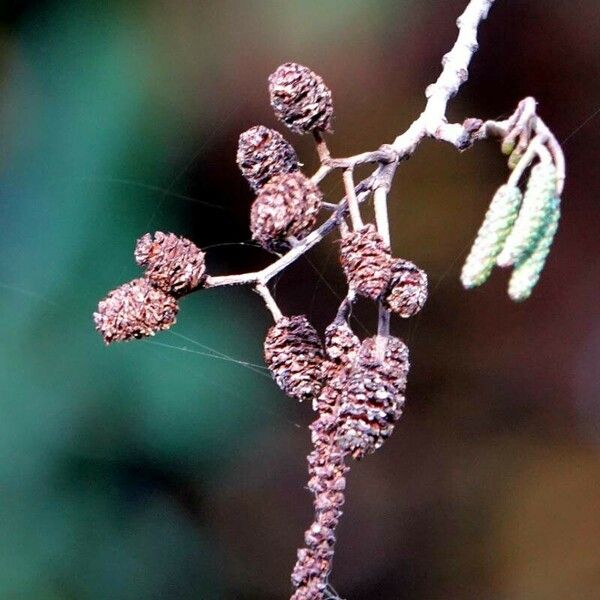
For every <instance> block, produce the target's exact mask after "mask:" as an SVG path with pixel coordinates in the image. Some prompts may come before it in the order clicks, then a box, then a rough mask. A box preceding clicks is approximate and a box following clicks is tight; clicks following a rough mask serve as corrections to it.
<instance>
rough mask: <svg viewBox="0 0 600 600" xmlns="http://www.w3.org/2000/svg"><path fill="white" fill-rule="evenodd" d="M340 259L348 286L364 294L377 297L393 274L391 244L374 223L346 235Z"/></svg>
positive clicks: (375, 298)
mask: <svg viewBox="0 0 600 600" xmlns="http://www.w3.org/2000/svg"><path fill="white" fill-rule="evenodd" d="M340 260H341V263H342V267H343V268H344V272H345V273H346V278H347V279H348V285H349V286H350V287H351V288H353V289H354V290H356V292H357V293H359V294H360V295H361V296H365V297H367V298H370V299H371V300H377V299H378V298H379V296H381V294H382V293H383V292H384V291H385V289H386V288H387V286H388V283H389V281H390V279H391V276H392V269H391V267H392V258H391V256H390V249H389V246H388V245H387V244H386V243H385V242H384V241H383V238H382V237H381V235H379V233H377V230H376V229H375V226H374V225H373V224H372V223H369V224H368V225H365V226H364V227H362V228H361V229H358V230H356V231H353V232H351V233H349V234H347V235H345V236H344V237H343V238H342V245H341V254H340Z"/></svg>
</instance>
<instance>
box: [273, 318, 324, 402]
mask: <svg viewBox="0 0 600 600" xmlns="http://www.w3.org/2000/svg"><path fill="white" fill-rule="evenodd" d="M264 350H265V361H266V363H267V367H269V370H270V371H271V375H273V379H275V382H276V383H277V385H278V386H279V387H280V388H281V389H282V390H283V391H284V392H285V393H286V394H287V395H288V396H291V397H292V398H296V399H297V400H300V401H302V400H305V399H312V398H314V397H315V396H317V395H318V394H319V391H320V389H321V382H322V362H323V347H322V345H321V340H320V339H319V336H318V334H317V332H316V331H315V328H314V327H313V326H312V325H311V324H310V323H309V321H308V319H307V318H306V317H305V316H304V315H297V316H293V317H282V318H281V319H279V321H277V323H275V325H273V326H272V327H271V328H270V329H269V331H268V333H267V337H266V339H265V344H264Z"/></svg>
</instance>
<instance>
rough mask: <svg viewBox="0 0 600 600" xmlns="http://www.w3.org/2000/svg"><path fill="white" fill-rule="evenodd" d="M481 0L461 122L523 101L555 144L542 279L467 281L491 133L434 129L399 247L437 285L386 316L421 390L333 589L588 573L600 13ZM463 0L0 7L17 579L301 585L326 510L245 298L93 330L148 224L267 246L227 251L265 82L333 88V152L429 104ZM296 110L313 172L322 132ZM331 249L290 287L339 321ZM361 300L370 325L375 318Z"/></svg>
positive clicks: (127, 585)
mask: <svg viewBox="0 0 600 600" xmlns="http://www.w3.org/2000/svg"><path fill="white" fill-rule="evenodd" d="M496 4H497V5H496V6H495V7H494V8H493V9H492V12H491V13H490V18H489V19H488V21H487V22H486V23H485V24H484V25H483V26H482V28H481V30H480V47H481V50H480V52H479V53H478V54H477V55H476V57H475V60H474V63H473V68H472V70H471V78H470V80H469V82H468V83H467V84H466V85H465V86H464V87H463V89H462V91H461V93H460V95H459V97H458V98H457V99H455V100H454V101H453V103H452V104H451V106H450V111H449V112H450V115H449V116H450V118H452V119H456V120H462V119H463V118H464V117H466V116H478V117H483V118H487V117H489V118H493V117H498V116H500V115H505V114H508V113H510V112H511V111H512V110H513V109H514V107H515V106H516V103H517V102H518V100H519V99H521V98H522V97H524V96H525V95H534V96H535V97H536V98H537V100H538V101H539V103H540V112H541V114H542V116H543V118H544V119H545V120H546V122H547V123H549V124H550V125H551V127H553V128H554V130H555V132H556V134H557V136H558V137H559V139H560V140H562V141H564V149H565V153H566V157H567V164H568V179H567V186H566V190H565V194H564V216H563V220H562V223H561V228H560V230H559V234H558V238H557V241H556V243H555V246H554V249H553V252H552V254H551V256H550V259H549V263H548V265H547V268H546V271H545V273H544V275H543V277H542V280H541V282H540V284H539V286H538V288H537V289H536V290H535V292H534V296H533V297H532V299H531V300H529V301H528V302H526V303H525V304H523V305H514V304H512V303H511V302H510V301H509V300H508V298H507V296H506V292H505V287H506V276H505V274H504V273H495V274H494V276H493V279H492V281H491V282H490V283H489V284H487V285H486V286H485V287H484V288H482V289H480V290H477V291H474V292H468V293H467V292H465V291H464V290H462V288H461V287H460V285H459V282H458V273H459V271H460V266H461V263H462V260H463V259H464V256H465V254H466V252H467V250H468V247H469V245H470V243H471V241H472V239H473V237H474V234H475V232H476V230H477V227H478V225H479V223H480V221H481V219H482V217H483V214H484V211H485V208H486V206H487V204H488V202H489V200H490V199H491V196H492V194H493V191H494V190H495V188H496V187H497V186H498V185H500V184H501V183H502V182H503V181H504V179H505V177H506V167H505V163H504V159H503V157H501V155H500V153H499V151H498V147H497V145H495V144H492V143H488V144H480V145H478V146H476V147H475V148H473V149H472V150H469V151H468V152H466V153H464V154H458V153H457V152H456V151H455V150H454V149H453V148H450V147H447V146H444V145H442V144H434V143H432V142H425V143H423V144H422V146H421V147H420V149H419V151H418V153H417V154H416V155H415V157H414V158H413V159H412V160H411V161H409V162H408V163H405V164H403V165H402V166H401V168H400V169H399V172H398V175H397V178H396V185H395V188H394V192H393V194H392V206H393V208H392V210H391V219H392V225H393V229H394V232H393V239H394V252H395V254H396V255H398V256H403V257H406V258H409V259H412V260H414V261H416V262H417V263H418V264H419V265H420V266H422V267H423V268H425V269H427V271H428V272H429V275H430V282H431V288H430V290H431V291H430V301H429V303H428V305H427V307H426V309H425V310H424V311H423V313H422V314H421V315H420V316H419V317H417V318H415V319H413V320H411V322H409V323H395V324H394V327H395V328H396V332H397V334H398V335H402V336H403V337H404V338H405V339H406V340H407V342H408V344H409V346H410V348H411V353H412V360H411V362H412V371H411V377H410V380H409V390H408V401H407V406H406V411H405V417H404V419H403V421H402V422H401V423H400V424H399V425H398V427H397V429H396V434H395V436H394V437H393V438H392V439H391V440H389V441H388V442H387V444H386V445H385V446H384V448H383V449H382V450H381V451H380V452H378V453H377V454H376V455H375V456H373V457H370V458H369V459H368V460H365V461H364V462H362V463H359V464H357V465H355V468H354V470H353V472H352V474H351V476H350V481H349V491H348V501H347V506H346V514H345V518H344V521H343V523H342V526H341V527H340V533H339V544H338V554H337V558H336V564H335V569H334V574H333V579H332V582H333V584H334V585H335V587H336V588H337V589H338V591H339V592H340V594H341V595H342V596H343V597H348V598H352V599H359V598H369V599H375V598H381V599H387V598H395V599H409V598H410V599H411V600H415V599H424V600H425V599H426V600H435V599H438V598H439V599H442V598H444V599H445V600H448V599H453V600H463V599H464V600H467V599H474V598H481V597H484V598H487V599H494V600H496V599H497V600H503V599H509V598H510V599H511V600H521V599H523V600H537V599H538V598H539V599H540V600H541V599H543V600H552V599H554V598H556V599H559V598H560V599H561V600H563V599H565V598H569V599H573V600H580V599H588V598H589V599H596V598H598V597H599V595H600V512H599V511H598V507H599V506H600V398H599V393H598V392H599V385H598V377H597V371H596V370H597V368H598V358H599V357H600V319H599V316H600V314H599V312H600V311H599V303H598V289H599V288H598V284H599V283H600V263H599V261H598V250H599V246H600V244H599V237H598V231H599V229H598V225H599V219H598V217H599V210H598V197H599V193H600V183H599V178H598V160H599V158H600V153H599V142H598V137H599V136H598V132H599V125H600V117H597V118H593V115H594V114H595V111H596V110H597V109H598V108H599V106H600V86H599V85H598V81H600V57H599V55H598V48H599V47H600V26H599V25H600V6H598V3H597V2H596V1H595V0H587V1H582V2H568V3H562V2H547V1H546V0H530V1H527V2H508V1H506V0H498V1H497V3H496ZM464 5H465V2H464V1H463V0H460V1H459V0H450V1H448V2H433V1H427V2H418V1H417V0H404V1H394V2H392V1H390V0H378V1H368V0H346V1H345V2H335V1H332V0H325V1H323V0H321V1H316V0H304V1H300V0H298V1H289V2H276V1H275V0H263V1H258V0H252V1H247V2H242V1H241V0H222V1H219V2H217V1H214V2H200V1H195V2H194V1H184V0H136V1H134V2H125V1H119V0H112V1H103V2H100V1H99V0H98V1H89V2H70V1H67V0H64V1H61V2H58V1H54V2H53V1H43V0H38V1H31V2H12V3H8V5H3V6H2V8H0V223H1V235H0V331H1V341H0V598H2V599H7V600H100V599H102V600H104V599H109V598H110V599H111V600H113V599H114V600H137V599H142V598H143V599H145V600H147V599H171V598H173V599H202V600H205V599H212V598H219V599H242V600H251V599H266V600H269V599H275V598H285V597H287V595H288V594H289V591H290V586H289V573H290V571H291V567H292V565H293V562H294V558H295V550H296V548H297V547H298V546H299V545H300V543H301V539H302V532H303V530H304V528H305V527H306V526H307V525H308V523H309V522H310V519H311V514H312V507H311V498H310V496H309V494H308V492H307V491H306V490H305V488H304V485H305V483H304V482H305V479H306V475H305V455H306V454H307V452H308V451H309V448H310V442H309V435H308V432H307V430H306V425H307V424H308V423H309V422H310V420H311V414H310V408H309V407H308V406H298V405H295V404H293V403H292V402H291V401H290V400H289V399H287V398H285V397H284V396H283V394H282V393H280V392H279V390H278V389H277V388H276V386H275V385H274V383H272V382H271V380H270V378H269V377H268V375H266V374H265V371H264V369H263V368H261V366H260V365H261V364H262V357H261V348H262V339H263V337H264V334H265V331H266V329H267V327H268V326H269V317H268V314H267V313H266V311H265V310H264V308H263V307H262V306H261V303H260V300H259V298H258V297H257V296H256V295H254V294H252V293H251V292H250V291H248V290H243V289H235V290H234V289H219V290H213V291H210V292H205V293H200V294H195V295H193V296H192V297H190V298H187V299H185V300H184V301H183V303H182V304H183V305H182V310H181V312H180V317H179V319H178V324H177V326H176V328H175V329H174V330H173V331H172V332H165V333H163V334H161V335H159V336H157V337H156V338H155V339H154V340H152V341H142V342H137V343H131V344H123V345H115V346H114V347H110V348H108V349H107V348H105V347H104V346H103V344H102V342H101V339H100V337H99V336H98V335H97V334H96V332H95V331H94V329H93V324H92V320H91V314H92V312H93V310H94V309H95V306H96V304H97V301H98V300H99V299H100V298H101V297H103V296H104V295H105V294H106V292H107V291H108V290H109V289H112V288H114V287H116V286H117V285H119V284H120V283H121V282H123V281H125V280H127V279H131V278H132V277H135V276H137V273H138V270H137V268H136V267H135V264H134V261H133V257H132V251H133V245H134V242H135V239H136V238H137V237H139V236H140V235H141V234H143V233H145V232H146V231H153V230H156V229H160V230H165V231H173V232H176V233H179V234H182V235H185V236H187V237H190V238H191V239H193V240H194V241H195V242H196V243H197V244H198V245H201V246H202V247H204V248H208V249H209V250H208V252H209V254H208V261H209V266H210V270H211V272H213V273H233V272H239V271H243V270H248V269H254V268H259V267H260V266H261V265H265V264H267V263H268V262H269V261H270V260H271V258H270V257H269V256H268V255H266V254H265V253H264V252H262V251H260V250H258V249H256V248H253V247H252V246H249V245H243V244H241V242H245V241H248V239H249V232H248V209H249V206H250V203H251V201H252V196H251V193H250V191H249V189H248V187H247V185H246V183H245V181H244V180H243V179H242V177H241V176H240V175H239V173H238V172H237V168H236V165H235V149H236V143H237V136H238V135H239V133H240V132H241V131H243V130H244V129H246V128H247V127H249V126H251V125H254V124H257V123H264V124H266V125H268V126H272V127H277V128H279V129H280V130H281V128H280V127H279V126H278V125H277V124H276V122H275V120H274V118H273V116H272V114H271V112H270V109H269V106H268V97H267V92H266V77H267V75H268V74H269V73H270V72H272V71H273V70H274V68H275V67H276V66H277V65H278V64H280V63H282V62H284V61H286V60H295V61H298V62H302V63H305V64H308V65H309V66H311V67H312V68H313V69H315V70H316V71H318V72H319V73H321V74H322V75H323V76H324V78H325V80H326V82H327V83H328V84H329V86H330V87H331V88H332V89H333V92H334V100H335V104H336V134H335V136H333V137H332V138H331V140H330V146H331V148H332V151H333V153H334V154H335V155H348V154H352V153H356V152H360V151H363V150H366V149H372V148H375V147H377V146H378V145H379V144H380V143H382V142H385V141H391V140H392V139H393V137H394V136H395V135H396V134H397V133H399V132H400V131H402V130H404V129H405V128H406V127H407V126H408V124H409V123H410V122H411V121H412V120H413V119H414V118H415V116H416V115H417V114H418V112H419V111H420V110H421V108H422V106H423V102H424V98H423V90H424V87H425V86H426V85H427V83H430V82H431V81H433V80H434V79H435V77H436V76H437V74H438V73H439V69H440V66H439V61H440V58H441V56H442V54H443V53H444V52H446V51H447V50H448V49H449V48H450V46H451V44H452V43H453V41H454V38H455V35H456V30H455V27H454V21H455V18H456V17H457V16H458V14H459V13H460V12H461V10H462V8H463V7H464ZM590 117H591V118H590ZM588 119H589V120H588ZM285 135H286V136H287V137H288V139H292V138H293V139H292V141H293V142H294V143H295V145H296V147H297V150H298V152H299V154H300V155H301V159H302V160H303V161H304V163H305V164H306V170H307V172H311V171H312V169H313V168H314V167H315V157H314V152H313V149H312V147H311V144H310V140H306V139H303V138H298V137H297V136H292V135H291V134H288V133H285ZM323 190H324V191H325V192H326V193H327V194H330V195H331V198H332V199H335V198H336V195H339V192H340V190H341V186H340V185H339V183H338V182H337V181H335V180H327V182H326V183H325V184H324V186H323ZM336 262H337V261H336V256H335V244H325V245H324V246H323V248H321V249H318V250H316V251H314V252H312V253H310V255H309V256H308V257H307V259H303V260H301V261H299V263H298V264H296V265H294V267H293V268H292V269H290V270H289V272H286V274H285V275H284V276H283V277H282V278H281V279H280V280H279V281H278V282H277V298H278V301H279V302H280V305H281V307H282V309H283V310H284V311H285V312H288V313H289V314H294V313H299V312H306V313H307V314H308V315H309V316H310V318H311V319H312V320H313V321H314V322H315V324H316V325H317V326H318V327H319V328H322V327H324V326H325V325H326V324H327V323H328V322H329V321H330V320H331V318H332V315H333V314H334V311H335V307H336V306H337V302H338V299H337V297H336V296H339V295H340V294H343V290H344V284H343V281H342V279H341V277H340V273H339V270H338V269H337V266H336ZM325 281H326V282H327V283H325ZM354 323H355V325H356V327H357V331H359V332H361V333H362V332H363V329H362V327H363V326H365V327H366V328H367V329H369V327H372V325H373V314H372V311H370V310H369V309H368V307H366V306H361V307H359V310H358V311H357V313H356V317H355V321H354ZM236 361H243V362H244V363H250V364H240V363H239V362H236ZM252 365H258V366H252Z"/></svg>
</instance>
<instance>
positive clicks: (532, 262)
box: [508, 197, 560, 302]
mask: <svg viewBox="0 0 600 600" xmlns="http://www.w3.org/2000/svg"><path fill="white" fill-rule="evenodd" d="M559 219H560V198H558V197H554V198H552V200H551V207H550V214H549V216H548V217H547V219H546V225H545V228H544V231H543V233H542V236H541V238H540V239H539V240H538V242H537V244H536V246H535V248H534V250H533V251H532V252H531V254H529V255H528V256H526V257H525V258H524V259H523V260H521V261H520V262H519V263H517V265H516V266H515V269H514V271H513V272H512V275H511V278H510V281H509V283H508V295H509V296H510V298H511V299H512V300H514V301H515V302H522V301H523V300H526V299H527V298H529V296H531V292H532V291H533V288H534V287H535V285H536V283H537V282H538V280H539V278H540V275H541V273H542V270H543V268H544V265H545V263H546V258H547V257H548V254H549V252H550V248H551V246H552V242H553V240H554V236H555V234H556V230H557V229H558V221H559Z"/></svg>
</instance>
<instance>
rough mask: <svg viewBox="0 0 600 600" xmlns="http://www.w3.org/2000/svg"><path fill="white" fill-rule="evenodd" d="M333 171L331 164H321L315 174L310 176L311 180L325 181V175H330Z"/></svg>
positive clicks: (316, 181) (316, 182)
mask: <svg viewBox="0 0 600 600" xmlns="http://www.w3.org/2000/svg"><path fill="white" fill-rule="evenodd" d="M331 171H333V167H330V166H329V165H321V166H320V167H319V168H318V169H317V171H316V172H315V174H314V175H313V176H312V177H311V178H310V180H311V181H312V182H313V183H315V184H318V183H320V182H321V181H323V179H325V177H326V176H327V175H329V173H331Z"/></svg>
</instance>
